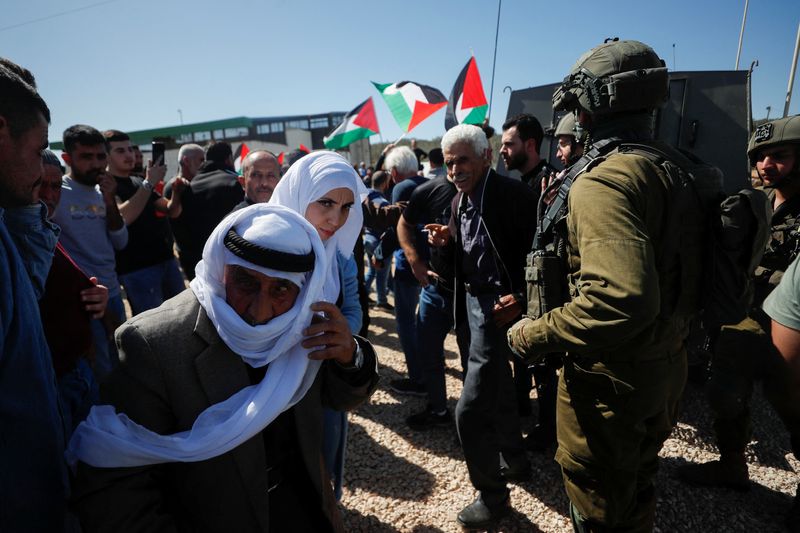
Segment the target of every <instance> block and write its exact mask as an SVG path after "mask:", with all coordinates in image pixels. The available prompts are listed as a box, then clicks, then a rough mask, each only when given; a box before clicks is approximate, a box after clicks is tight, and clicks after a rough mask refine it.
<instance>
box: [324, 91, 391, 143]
mask: <svg viewBox="0 0 800 533" xmlns="http://www.w3.org/2000/svg"><path fill="white" fill-rule="evenodd" d="M379 131H380V130H378V117H377V116H376V115H375V105H374V104H373V103H372V97H371V96H370V97H369V98H367V99H366V100H364V101H363V102H361V103H360V104H358V105H357V106H356V108H355V109H353V110H352V111H350V112H349V113H347V114H346V115H345V116H344V120H343V121H342V123H341V124H339V126H338V127H337V128H336V129H335V130H333V131H332V132H331V133H330V135H328V136H327V137H325V138H324V139H322V142H323V143H325V148H328V149H330V150H339V149H341V148H344V147H346V146H349V145H350V144H351V143H353V142H355V141H358V140H360V139H366V138H367V137H369V136H370V135H374V134H376V133H378V132H379Z"/></svg>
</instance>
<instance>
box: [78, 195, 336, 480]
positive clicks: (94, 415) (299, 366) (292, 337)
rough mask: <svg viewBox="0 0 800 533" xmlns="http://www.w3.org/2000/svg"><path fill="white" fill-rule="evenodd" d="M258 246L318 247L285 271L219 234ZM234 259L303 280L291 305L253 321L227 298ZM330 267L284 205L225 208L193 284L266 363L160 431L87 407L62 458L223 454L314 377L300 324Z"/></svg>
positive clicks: (111, 462)
mask: <svg viewBox="0 0 800 533" xmlns="http://www.w3.org/2000/svg"><path fill="white" fill-rule="evenodd" d="M231 228H234V229H235V230H236V232H237V233H238V234H239V235H240V236H242V237H244V238H246V239H247V240H249V241H252V242H255V243H256V244H259V245H260V246H263V247H266V248H271V249H275V250H280V251H283V252H289V253H294V254H305V253H308V252H309V251H311V250H313V251H314V253H315V256H316V258H315V264H314V270H313V272H312V273H310V274H300V276H299V277H298V275H297V274H296V273H284V272H278V271H275V270H272V269H266V268H263V267H261V266H258V265H254V264H252V263H249V262H247V261H245V260H243V259H241V258H239V257H237V256H235V255H233V254H232V253H231V252H230V251H229V250H228V249H227V248H226V247H225V245H224V243H223V240H224V238H225V235H226V234H227V233H228V230H229V229H231ZM226 264H239V265H242V266H245V267H247V268H250V269H253V270H257V271H260V272H262V273H265V274H267V275H270V276H273V277H281V278H286V279H290V280H292V281H295V282H296V283H298V284H299V285H302V287H301V290H300V293H299V295H298V297H297V300H296V302H295V304H294V306H293V307H292V308H291V309H290V310H289V311H287V312H286V313H284V314H283V315H280V316H278V317H275V318H273V319H272V320H270V321H269V322H268V323H266V324H263V325H258V326H251V325H249V324H248V323H247V322H245V321H244V320H243V319H242V318H241V317H239V315H237V314H236V312H235V311H234V310H233V309H232V308H231V307H230V306H229V305H228V304H227V303H226V302H225V289H224V284H223V272H224V268H225V265H226ZM328 270H329V268H328V265H327V260H326V256H325V249H324V248H323V246H322V241H321V240H320V238H319V236H318V234H317V231H316V230H315V229H314V227H313V226H312V225H311V224H309V223H308V222H307V221H306V220H305V219H304V218H303V217H302V216H299V215H297V213H295V212H294V211H291V210H289V209H286V208H283V207H280V206H273V205H266V204H255V205H252V206H250V207H247V208H245V209H241V210H239V211H236V212H234V213H231V214H230V215H228V216H227V217H226V218H225V219H224V220H223V221H222V222H221V223H220V224H219V225H218V226H217V228H216V229H215V230H214V232H213V233H212V234H211V236H210V237H209V239H208V241H207V242H206V245H205V248H204V249H203V260H202V261H201V262H200V263H199V264H198V266H197V277H196V278H195V279H194V280H193V281H192V283H191V288H192V291H193V292H194V293H195V296H197V299H198V300H199V302H200V305H201V306H202V307H203V309H204V310H205V312H206V314H207V315H208V318H209V320H210V321H211V322H212V324H213V325H214V327H215V328H216V330H217V332H218V333H219V335H220V338H221V339H222V340H223V341H224V342H225V344H226V345H227V346H228V347H229V348H231V350H233V351H234V352H235V353H237V354H238V355H241V356H242V359H243V360H244V361H245V362H246V363H247V364H249V365H250V366H252V367H260V366H264V365H266V364H268V363H269V367H268V368H267V372H266V374H265V376H264V378H263V379H262V380H261V383H259V384H257V385H252V386H249V387H245V388H243V389H242V390H240V391H239V392H237V393H236V394H234V395H233V396H231V397H230V398H228V399H227V400H225V401H223V402H220V403H217V404H214V405H212V406H210V407H208V408H207V409H206V410H205V411H203V412H202V413H200V415H199V416H198V417H197V419H196V420H195V422H194V424H193V425H192V428H191V429H190V430H188V431H182V432H180V433H175V434H173V435H160V434H158V433H155V432H153V431H150V430H149V429H147V428H145V427H143V426H141V425H139V424H137V423H135V422H133V421H132V420H131V419H129V418H128V417H127V416H125V415H124V414H118V413H116V412H115V411H114V408H113V407H112V406H110V405H100V406H95V407H92V410H91V412H90V413H89V417H88V418H87V419H86V421H84V422H83V423H81V424H80V425H79V426H78V428H77V429H76V430H75V433H74V434H73V435H72V439H71V440H70V443H69V446H68V448H67V452H66V455H67V461H68V462H69V463H70V464H74V463H75V462H77V461H78V460H80V461H83V462H85V463H87V464H90V465H92V466H96V467H106V468H109V467H131V466H142V465H149V464H158V463H165V462H191V461H203V460H205V459H210V458H212V457H216V456H218V455H222V454H223V453H226V452H228V451H230V450H232V449H234V448H236V447H237V446H239V445H240V444H242V443H243V442H245V441H247V440H248V439H250V438H252V437H253V436H254V435H256V434H258V433H259V432H261V431H262V430H263V429H264V428H265V427H267V426H268V425H269V424H270V423H271V422H272V421H273V420H274V419H275V418H276V417H277V416H278V415H279V414H281V413H282V412H283V411H285V410H286V409H289V408H290V407H292V406H293V405H294V404H296V403H297V402H298V401H300V400H301V399H302V398H303V396H305V394H306V392H307V391H308V389H309V388H310V387H311V384H312V383H313V382H314V378H315V377H316V374H317V371H318V370H319V366H320V362H319V361H312V360H310V359H309V358H308V352H309V350H307V349H305V348H303V347H302V346H301V345H300V342H301V341H302V340H303V335H302V331H303V329H304V328H305V327H307V326H308V324H309V323H310V322H311V315H312V311H311V310H310V308H309V307H310V305H311V304H312V303H313V302H315V301H318V300H319V299H320V296H321V293H322V285H323V282H324V279H325V276H326V273H327V271H328Z"/></svg>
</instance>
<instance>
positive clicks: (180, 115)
mask: <svg viewBox="0 0 800 533" xmlns="http://www.w3.org/2000/svg"><path fill="white" fill-rule="evenodd" d="M178 120H180V121H181V126H183V111H181V110H180V109H178Z"/></svg>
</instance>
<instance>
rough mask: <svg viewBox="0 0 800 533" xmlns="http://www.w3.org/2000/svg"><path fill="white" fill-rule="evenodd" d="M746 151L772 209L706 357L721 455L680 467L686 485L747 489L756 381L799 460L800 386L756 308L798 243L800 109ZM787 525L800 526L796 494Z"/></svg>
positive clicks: (759, 133)
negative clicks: (751, 278) (750, 281)
mask: <svg viewBox="0 0 800 533" xmlns="http://www.w3.org/2000/svg"><path fill="white" fill-rule="evenodd" d="M747 155H748V156H749V158H750V162H751V163H752V164H753V165H754V166H755V168H756V171H757V172H758V175H759V178H760V179H761V181H762V183H763V188H764V190H765V192H766V193H767V197H768V198H769V201H770V203H771V205H772V208H773V215H772V221H771V237H770V239H769V241H768V244H767V247H766V251H765V253H764V256H763V259H762V260H761V263H760V265H759V267H758V268H757V269H756V279H755V297H754V303H753V308H752V310H751V312H750V316H749V317H748V318H746V319H745V320H744V321H742V322H741V323H739V324H736V325H735V326H729V327H725V328H723V329H722V331H721V332H720V335H719V338H718V340H717V342H716V349H715V354H714V358H713V359H712V366H711V372H712V376H711V380H710V381H709V383H708V384H707V394H708V399H709V403H710V405H711V408H712V410H713V412H714V415H715V421H714V430H715V432H716V436H717V445H718V447H719V452H720V459H719V460H717V461H711V462H707V463H703V464H689V465H685V466H684V467H682V468H680V469H679V470H678V475H679V477H680V478H681V479H683V480H684V481H687V482H689V483H692V484H696V485H707V486H724V487H729V488H733V489H737V490H747V489H749V487H750V484H749V476H748V468H747V463H746V461H745V448H746V446H747V443H748V442H750V438H751V436H752V421H751V419H750V406H749V403H750V397H751V395H752V391H753V385H754V383H755V382H756V381H758V380H761V381H762V383H763V390H764V395H765V397H766V398H767V400H768V401H769V402H770V404H772V406H773V408H775V410H776V411H777V413H778V415H779V416H780V418H781V419H782V421H783V422H784V424H785V425H786V428H787V429H788V430H789V434H790V436H791V443H792V451H793V452H794V455H795V457H797V458H798V459H800V453H799V452H800V390H798V388H797V385H796V383H795V382H794V381H793V380H792V379H791V378H790V376H791V373H790V369H789V367H788V366H787V365H786V363H785V361H784V360H783V359H782V358H781V356H780V354H779V353H778V351H777V350H776V348H775V347H774V345H773V344H772V341H771V340H770V319H769V317H768V316H767V315H766V314H765V313H764V311H763V310H762V309H761V304H762V302H763V301H764V299H765V298H766V297H767V295H768V294H769V293H770V292H771V291H772V290H773V289H774V288H775V287H776V286H777V285H778V282H779V281H780V280H781V278H782V277H783V273H784V271H785V270H786V269H787V267H788V266H789V265H790V264H791V262H792V261H793V260H794V259H795V257H796V256H797V254H798V249H800V115H795V116H792V117H787V118H782V119H779V120H774V121H771V122H767V123H765V124H762V125H761V126H759V127H758V128H757V129H756V131H755V132H754V133H753V136H752V138H751V139H750V143H749V145H748V147H747ZM787 525H790V526H793V527H794V528H796V529H798V530H800V502H799V501H798V498H797V497H795V501H794V505H793V507H792V511H791V512H790V514H789V516H787Z"/></svg>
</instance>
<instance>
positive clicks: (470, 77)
mask: <svg viewBox="0 0 800 533" xmlns="http://www.w3.org/2000/svg"><path fill="white" fill-rule="evenodd" d="M487 108H488V106H487V102H486V95H485V94H484V92H483V84H482V83H481V75H480V74H479V73H478V63H476V62H475V58H474V57H471V58H470V59H469V61H467V64H466V65H464V68H463V69H461V74H459V75H458V79H457V80H456V83H455V85H453V92H451V93H450V101H449V102H448V103H447V112H446V113H445V115H444V129H446V130H449V129H450V128H452V127H453V126H456V125H458V124H478V125H480V124H483V121H484V120H485V119H486V109H487Z"/></svg>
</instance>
